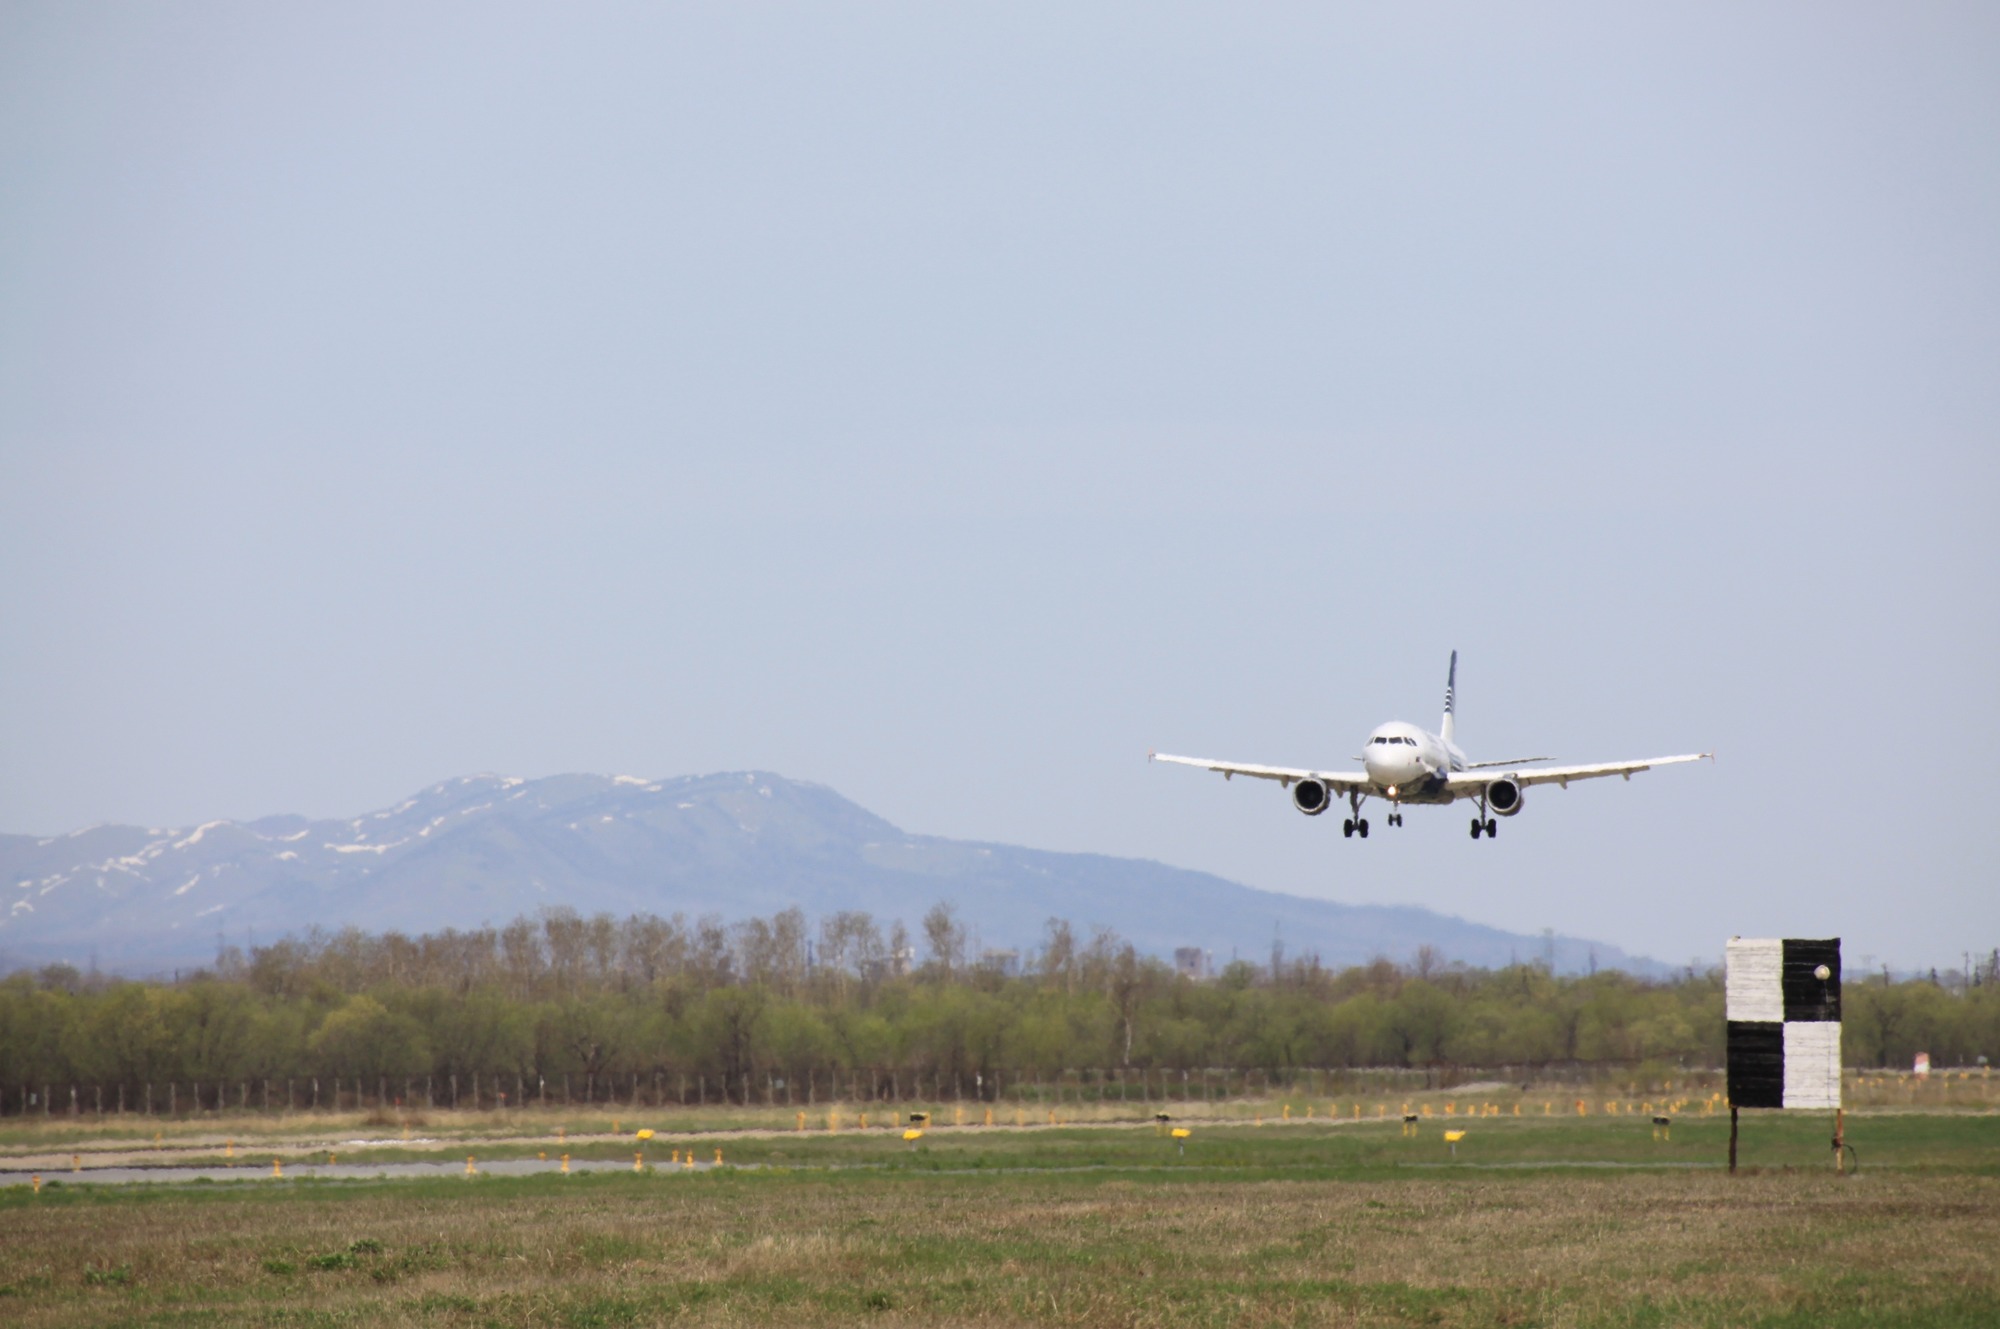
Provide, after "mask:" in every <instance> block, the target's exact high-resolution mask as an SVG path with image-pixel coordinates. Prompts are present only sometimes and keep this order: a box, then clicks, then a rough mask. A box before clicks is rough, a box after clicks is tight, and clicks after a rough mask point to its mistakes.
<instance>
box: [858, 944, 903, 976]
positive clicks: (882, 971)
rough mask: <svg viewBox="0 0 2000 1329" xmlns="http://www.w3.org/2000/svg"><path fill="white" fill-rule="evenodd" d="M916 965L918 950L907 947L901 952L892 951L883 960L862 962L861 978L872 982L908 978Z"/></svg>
mask: <svg viewBox="0 0 2000 1329" xmlns="http://www.w3.org/2000/svg"><path fill="white" fill-rule="evenodd" d="M916 963H917V948H916V947H914V946H905V947H903V949H901V950H899V951H890V952H889V953H888V955H886V956H884V957H883V958H882V959H879V960H864V961H862V963H861V976H862V977H863V978H866V979H868V980H870V981H872V982H880V981H881V980H883V979H885V978H907V977H909V973H910V970H911V969H913V968H915V967H916Z"/></svg>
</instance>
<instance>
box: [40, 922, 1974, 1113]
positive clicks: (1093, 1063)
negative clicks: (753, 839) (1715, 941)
mask: <svg viewBox="0 0 2000 1329" xmlns="http://www.w3.org/2000/svg"><path fill="white" fill-rule="evenodd" d="M919 932H920V937H919V938H917V939H913V938H912V937H911V936H910V934H909V933H908V931H907V929H905V928H904V927H903V925H902V924H900V923H893V924H891V925H890V926H889V927H888V928H887V929H886V930H884V929H883V927H882V926H881V925H880V924H878V922H877V921H876V920H874V919H873V918H871V917H870V916H868V915H867V914H864V913H857V912H844V913H838V914H834V915H831V916H829V917H826V918H822V919H820V920H818V921H817V923H816V924H815V923H813V922H811V921H810V920H808V919H807V918H806V916H805V915H804V914H803V913H801V912H800V911H798V910H787V911H785V912H783V913H780V914H777V915H775V916H773V917H770V918H753V919H748V920H745V921H742V922H738V923H734V924H725V923H723V922H722V921H721V920H719V919H716V918H702V919H696V920H692V921H690V920H687V919H685V918H682V917H679V916H676V917H673V918H658V917H653V916H648V915H640V916H635V917H631V918H627V919H624V920H618V919H614V918H612V917H610V916H609V915H598V916H596V917H591V918H585V917H581V916H579V915H577V914H576V913H574V912H572V911H569V910H563V909H553V910H548V911H544V912H543V913H542V914H540V915H538V916H536V917H533V918H523V919H517V920H515V921H514V922H512V923H510V924H508V925H507V926H505V927H502V928H490V927H489V928H478V929H472V930H467V931H458V930H446V931H444V932H439V933H432V934H426V935H422V936H414V937H412V936H404V935H401V934H398V933H386V934H367V933H363V932H360V931H358V930H352V929H350V930H346V931H340V932H311V933H308V934H306V935H304V936H301V937H295V938H288V939H285V940H282V941H278V942H276V943H273V944H271V945H266V946H259V947H253V948H250V949H249V950H247V951H245V950H243V949H240V948H235V947H225V948H223V949H222V950H221V951H220V952H219V953H218V955H217V958H216V962H215V963H214V965H213V966H211V967H209V968H206V969H203V970H201V971H199V972H195V973H192V974H186V975H178V976H176V977H175V978H174V979H173V980H172V981H162V980H127V979H120V978H111V977H104V976H98V975H90V974H83V973H79V972H78V971H76V970H75V969H73V968H68V967H64V966H54V967H49V968H44V969H42V970H39V971H36V972H17V973H15V974H13V975H11V976H9V977H8V978H6V979H4V980H0V1111H5V1112H9V1113H12V1112H19V1111H22V1110H24V1109H26V1108H29V1107H31V1106H32V1105H34V1104H37V1103H40V1104H42V1105H43V1106H44V1107H46V1100H45V1098H44V1097H43V1095H44V1094H45V1093H47V1094H55V1093H57V1092H58V1091H57V1088H56V1087H58V1086H61V1087H63V1092H67V1089H68V1087H69V1086H88V1087H89V1088H88V1089H87V1090H79V1092H80V1093H83V1094H85V1095H86V1100H85V1101H84V1102H83V1107H84V1109H85V1110H89V1108H90V1107H91V1106H92V1105H93V1104H94V1103H102V1104H103V1105H104V1106H105V1108H106V1110H109V1108H110V1106H111V1104H112V1102H113V1101H115V1102H116V1103H117V1104H118V1105H119V1106H121V1107H123V1108H125V1109H126V1110H134V1109H142V1108H147V1107H150V1108H151V1110H155V1111H161V1110H167V1108H168V1106H169V1104H172V1105H173V1107H174V1108H175V1110H180V1109H183V1108H186V1107H189V1106H195V1105H209V1106H213V1105H215V1103H216V1102H218V1101H223V1100H224V1099H226V1101H228V1102H230V1103H231V1104H232V1105H233V1104H235V1103H236V1102H237V1101H238V1100H239V1099H242V1100H244V1101H245V1105H247V1106H256V1105H258V1103H259V1102H260V1101H262V1102H269V1101H270V1100H269V1095H270V1093H271V1092H272V1091H271V1089H270V1086H271V1085H272V1084H274V1083H275V1084H279V1085H282V1086H283V1087H284V1088H283V1094H284V1098H283V1100H282V1101H284V1102H288V1103H290V1104H291V1105H292V1106H311V1105H321V1106H324V1105H326V1104H327V1103H328V1102H331V1101H348V1100H347V1099H346V1098H344V1097H343V1095H349V1094H353V1095H358V1097H360V1098H362V1099H368V1098H372V1097H380V1096H385V1095H388V1096H393V1097H397V1098H403V1097H405V1096H409V1097H413V1098H416V1099H417V1100H418V1101H420V1102H430V1103H437V1102H440V1101H448V1102H464V1101H466V1095H467V1093H468V1090H469V1092H470V1096H471V1101H472V1102H474V1103H478V1104H480V1105H482V1106H490V1105H493V1104H495V1103H497V1102H499V1101H502V1096H503V1095H504V1096H506V1099H507V1101H512V1102H516V1103H519V1102H522V1101H523V1100H526V1101H529V1102H532V1101H535V1100H536V1098H537V1096H538V1095H539V1097H540V1098H541V1099H542V1100H544V1101H546V1100H548V1099H549V1098H550V1097H551V1095H552V1093H554V1092H560V1093H561V1094H562V1095H563V1096H564V1097H565V1098H568V1099H571V1100H572V1101H574V1100H575V1099H577V1098H586V1097H587V1098H592V1099H596V1098H601V1097H604V1096H607V1095H610V1096H624V1095H627V1094H629V1095H631V1096H632V1097H633V1098H634V1099H635V1100H638V1099H644V1100H646V1101H654V1102H674V1101H679V1102H694V1101H701V1102H717V1101H725V1100H726V1101H739V1102H741V1101H785V1102H794V1103H803V1102H807V1101H825V1100H827V1099H830V1098H860V1099H864V1100H865V1099H873V1098H900V1097H903V1096H905V1095H907V1094H912V1093H921V1092H923V1091H925V1090H926V1089H927V1090H928V1091H929V1092H931V1093H932V1094H934V1095H938V1096H943V1095H946V1094H951V1095H954V1096H958V1097H967V1098H971V1097H983V1098H989V1099H990V1098H993V1097H996V1096H1002V1095H1006V1094H1008V1093H1009V1092H1010V1088H1024V1087H1025V1086H1028V1085H1031V1084H1040V1083H1043V1082H1045V1081H1048V1080H1052V1079H1053V1080H1056V1081H1057V1082H1058V1083H1061V1079H1060V1077H1062V1076H1063V1075H1064V1074H1065V1073H1066V1072H1068V1073H1072V1074H1074V1073H1076V1072H1079V1071H1083V1070H1087V1077H1086V1078H1088V1077H1095V1078H1094V1079H1091V1080H1090V1082H1091V1083H1094V1084H1097V1085H1098V1086H1099V1092H1100V1093H1108V1092H1109V1088H1108V1086H1109V1085H1111V1084H1112V1083H1114V1077H1115V1083H1116V1085H1117V1086H1118V1092H1119V1094H1120V1095H1121V1096H1130V1097H1139V1096H1145V1097H1151V1096H1153V1095H1155V1094H1161V1095H1167V1094H1170V1093H1171V1092H1172V1088H1173V1086H1176V1085H1178V1086H1179V1087H1180V1091H1181V1092H1182V1093H1184V1094H1185V1093H1188V1092H1191V1091H1190V1090H1189V1088H1188V1086H1189V1085H1190V1084H1192V1083H1207V1080H1206V1079H1204V1078H1201V1077H1208V1076H1210V1075H1211V1074H1212V1073H1215V1072H1217V1071H1218V1069H1219V1071H1220V1073H1222V1074H1223V1075H1224V1076H1225V1080H1224V1083H1225V1084H1232V1083H1236V1082H1237V1081H1234V1080H1229V1079H1227V1078H1226V1077H1227V1076H1229V1075H1232V1074H1233V1075H1236V1076H1239V1077H1241V1076H1255V1075H1261V1076H1263V1077H1265V1082H1266V1083H1270V1082H1271V1077H1273V1076H1281V1077H1283V1076H1289V1075H1291V1074H1292V1073H1294V1072H1296V1071H1298V1070H1299V1069H1301V1068H1317V1069H1320V1070H1326V1069H1336V1070H1338V1069H1353V1068H1385V1067H1386V1068H1404V1069H1408V1068H1437V1067H1500V1066H1509V1067H1519V1068H1536V1067H1550V1066H1557V1065H1563V1066H1621V1067H1631V1066H1643V1065H1648V1064H1652V1065H1659V1066H1661V1067H1685V1068H1701V1067H1715V1066H1719V1065H1720V1064H1721V1062H1722V1059H1723V1042H1724V1024H1723V992H1722V977H1721V973H1720V971H1719V970H1707V971H1697V970H1694V969H1689V970H1686V971H1683V972H1681V973H1680V974H1678V975H1676V976H1675V977H1673V978H1671V979H1643V978H1638V977H1634V976H1632V975H1629V974H1625V973H1622V972H1617V971H1606V972H1603V973H1597V974H1592V975H1588V976H1559V975H1555V974H1552V973H1550V972H1549V971H1548V970H1547V969H1546V968H1545V967H1543V966H1540V965H1537V964H1517V965H1512V966H1509V967H1507V968H1503V969H1492V970H1485V969H1472V968H1467V967H1465V966H1463V965H1458V964H1445V963H1442V962H1441V961H1440V959H1439V957H1438V956H1437V955H1436V954H1435V953H1434V952H1432V951H1430V950H1429V949H1427V948H1426V949H1423V950H1420V951H1419V952H1418V953H1417V954H1416V955H1415V956H1414V957H1412V958H1411V959H1410V960H1409V961H1408V962H1406V963H1400V964H1399V963H1394V962H1391V961H1390V960H1388V959H1377V960H1375V961H1374V962H1373V963H1370V964H1367V965H1361V966H1355V967H1350V968H1345V969H1333V968H1328V967H1325V966H1322V965H1321V964H1320V962H1319V960H1318V959H1317V957H1314V956H1310V955H1308V956H1304V957H1299V958H1295V959H1292V960H1290V961H1289V962H1285V961H1281V960H1279V959H1277V958H1276V957H1274V958H1273V962H1272V963H1271V964H1269V965H1253V964H1250V963H1248V962H1236V963H1232V964H1230V965H1229V966H1227V967H1226V968H1225V969H1223V971H1222V972H1221V973H1220V974H1219V975H1218V976H1216V977H1215V978H1213V979H1209V980H1203V981H1197V980H1193V979H1190V978H1189V977H1186V976H1184V975H1181V974H1179V973H1177V972H1176V971H1175V970H1174V969H1173V968H1172V967H1171V966H1169V965H1166V964H1164V963H1162V962H1161V961H1160V960H1158V959H1156V958H1153V957H1150V956H1145V955H1142V954H1140V953H1139V952H1138V951H1137V949H1136V948H1135V947H1133V946H1132V945H1131V944H1130V943H1128V942H1126V941H1124V940H1122V939H1121V938H1119V937H1118V936H1117V935H1116V934H1115V933H1113V932H1111V931H1109V930H1105V929H1099V930H1097V931H1095V932H1092V933H1090V934H1089V935H1088V936H1085V935H1083V934H1081V933H1079V932H1078V931H1077V930H1076V929H1075V928H1074V927H1072V925H1071V924H1069V923H1068V922H1065V921H1063V920H1060V919H1051V920H1049V922H1048V925H1047V928H1046V931H1045V933H1044V935H1043V937H1042V942H1041V945H1040V946H1039V947H1037V948H1036V949H1035V950H1034V951H1032V952H1030V953H1029V954H1028V955H1027V956H1025V957H1019V956H1016V955H1014V954H1013V953H1011V952H1007V953H992V952H988V953H985V954H981V955H974V954H972V953H970V948H969V944H968V934H967V930H966V928H965V927H964V926H963V924H962V923H961V922H960V921H959V919H958V917H957V916H956V914H955V913H954V911H953V910H952V909H951V908H950V907H949V906H946V905H939V906H938V907H937V908H935V909H933V910H932V911H931V912H930V913H929V914H928V915H927V916H926V917H925V918H924V919H923V920H922V923H921V926H920V929H919ZM919 941H920V943H921V948H922V949H921V953H920V952H919V944H918V943H919ZM1995 967H1996V966H1995V965H1994V964H1991V963H1986V964H1982V965H1980V966H1979V967H1978V968H1977V969H1975V970H1969V971H1968V972H1967V973H1966V974H1964V975H1963V976H1959V975H1954V976H1952V977H1951V978H1949V979H1947V980H1943V981H1941V980H1939V979H1937V978H1936V976H1935V975H1933V976H1932V977H1931V978H1930V979H1928V980H1926V979H1904V980H1898V979H1893V978H1891V977H1890V976H1889V975H1888V974H1887V973H1886V972H1884V973H1882V974H1880V975H1867V976H1864V975H1857V974H1854V973H1852V972H1850V973H1849V974H1848V975H1847V976H1846V981H1845V983H1844V1004H1845V1011H1844V1015H1845V1022H1846V1028H1845V1030H1844V1049H1845V1054H1846V1059H1847V1061H1848V1063H1849V1064H1850V1065H1857V1066H1903V1067H1907V1066H1908V1065H1909V1064H1910V1060H1911V1058H1912V1057H1913V1056H1914V1054H1915V1053H1917V1052H1929V1053H1930V1054H1931V1056H1932V1058H1933V1059H1934V1060H1935V1061H1937V1062H1938V1063H1939V1064H1940V1065H1965V1064H1971V1063H1973V1062H1975V1061H1976V1060H1977V1059H1978V1058H1979V1057H1981V1056H1985V1057H1994V1056H2000V985H1996V983H1995V982H1994V977H1995V975H1994V972H1993V971H1994V969H1995ZM1190 1075H1193V1076H1196V1077H1197V1079H1196V1080H1192V1081H1191V1080H1190V1079H1189V1078H1188V1077H1189V1076H1190ZM252 1086H260V1087H261V1089H260V1090H253V1088H252ZM552 1086H560V1090H559V1091H558V1090H555V1089H552ZM106 1095H111V1097H109V1098H107V1097H106ZM183 1095H191V1096H192V1097H191V1098H190V1099H187V1100H184V1099H183ZM308 1095H309V1096H310V1097H308ZM780 1095H781V1097H780ZM62 1105H63V1107H64V1108H66V1107H67V1101H66V1100H62Z"/></svg>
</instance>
